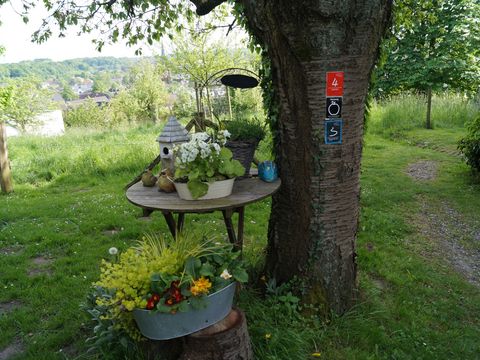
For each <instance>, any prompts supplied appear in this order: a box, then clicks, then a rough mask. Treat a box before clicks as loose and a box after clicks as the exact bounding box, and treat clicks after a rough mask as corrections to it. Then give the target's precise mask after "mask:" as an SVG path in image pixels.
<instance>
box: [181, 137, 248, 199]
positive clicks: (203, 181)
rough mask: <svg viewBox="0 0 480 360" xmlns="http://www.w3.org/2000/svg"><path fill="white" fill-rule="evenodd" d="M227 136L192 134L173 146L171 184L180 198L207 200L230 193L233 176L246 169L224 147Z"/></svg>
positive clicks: (240, 173)
mask: <svg viewBox="0 0 480 360" xmlns="http://www.w3.org/2000/svg"><path fill="white" fill-rule="evenodd" d="M227 137H228V132H227V131H220V132H218V134H217V136H216V137H213V136H210V135H208V134H207V133H195V134H192V135H191V138H190V141H189V142H187V143H183V144H180V145H177V146H175V147H174V149H173V152H174V154H175V179H174V184H175V188H176V189H177V193H178V196H180V198H182V199H184V200H208V199H215V198H221V197H225V196H228V195H230V194H231V192H232V188H233V182H234V180H235V177H237V176H241V175H243V174H244V172H245V169H244V168H243V166H242V164H241V163H240V162H239V161H237V160H235V159H233V155H232V152H231V151H230V150H229V149H227V148H226V147H224V145H225V142H226V141H227Z"/></svg>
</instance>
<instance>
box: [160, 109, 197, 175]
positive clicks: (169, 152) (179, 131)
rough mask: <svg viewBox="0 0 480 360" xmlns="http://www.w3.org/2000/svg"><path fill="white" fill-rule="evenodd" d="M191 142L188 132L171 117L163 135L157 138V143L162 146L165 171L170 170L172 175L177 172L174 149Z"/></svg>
mask: <svg viewBox="0 0 480 360" xmlns="http://www.w3.org/2000/svg"><path fill="white" fill-rule="evenodd" d="M189 140H190V137H189V136H188V131H187V130H186V129H185V128H184V127H183V126H182V125H180V123H179V122H178V120H177V119H176V118H175V116H170V117H169V118H168V121H167V123H166V124H165V126H164V128H163V130H162V132H161V134H160V135H159V136H158V138H157V142H158V143H159V145H160V157H161V158H162V167H163V169H166V168H169V169H170V170H171V171H172V173H173V172H174V171H175V168H174V163H175V159H174V158H173V157H174V156H173V147H174V146H175V145H179V144H182V143H185V142H187V141H189Z"/></svg>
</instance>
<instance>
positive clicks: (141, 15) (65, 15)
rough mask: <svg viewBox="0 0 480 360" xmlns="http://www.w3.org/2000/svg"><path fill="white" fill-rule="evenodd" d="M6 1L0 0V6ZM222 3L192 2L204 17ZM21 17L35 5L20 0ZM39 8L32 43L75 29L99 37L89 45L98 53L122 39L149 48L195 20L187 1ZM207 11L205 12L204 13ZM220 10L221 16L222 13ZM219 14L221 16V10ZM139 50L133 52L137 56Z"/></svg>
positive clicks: (46, 2)
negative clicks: (41, 12)
mask: <svg viewBox="0 0 480 360" xmlns="http://www.w3.org/2000/svg"><path fill="white" fill-rule="evenodd" d="M6 2H7V0H0V5H2V4H4V3H6ZM222 2H224V0H214V1H212V0H207V1H203V0H201V1H194V3H196V4H197V5H198V6H199V7H198V8H197V12H199V10H200V7H201V9H203V11H202V14H206V13H207V12H210V11H211V10H213V9H214V8H215V7H216V6H218V5H220V4H221V3H222ZM21 4H22V11H21V12H20V15H22V17H23V20H24V22H28V20H29V19H28V14H29V11H30V10H31V9H32V8H33V7H35V6H37V5H38V2H34V1H29V0H22V1H21ZM43 6H44V7H45V8H46V9H47V11H48V16H47V17H46V18H45V19H44V20H43V22H42V24H41V26H40V28H39V29H38V30H37V31H35V32H34V34H33V35H32V39H33V41H36V42H38V43H42V42H45V41H46V40H47V39H48V38H50V37H51V36H52V35H54V31H56V28H58V30H59V33H58V36H59V37H64V36H65V35H66V31H67V28H69V27H76V28H77V29H78V32H79V34H80V33H90V32H92V31H96V32H100V37H99V38H98V39H96V40H93V42H94V43H95V44H96V47H97V49H98V50H101V49H102V47H103V46H104V45H105V42H117V41H119V40H120V39H122V40H124V41H125V42H126V44H127V45H129V46H134V45H137V44H139V43H141V42H144V41H146V42H147V43H148V44H149V45H152V44H153V43H154V42H155V41H159V40H160V39H161V37H162V36H164V35H167V36H169V37H170V38H172V37H173V34H174V32H175V31H180V30H182V29H183V28H184V27H185V25H186V24H187V23H188V22H191V21H193V19H194V18H195V13H194V10H195V7H194V6H193V4H192V3H190V2H188V1H169V0H141V1H132V0H108V1H92V2H90V3H88V2H87V3H86V2H75V1H68V2H66V1H59V0H57V1H50V0H43ZM207 10H208V11H207ZM222 11H223V13H222ZM219 13H220V14H221V15H225V10H224V9H223V10H222V9H220V10H219ZM141 52H142V50H141V48H138V49H137V50H136V53H137V54H141Z"/></svg>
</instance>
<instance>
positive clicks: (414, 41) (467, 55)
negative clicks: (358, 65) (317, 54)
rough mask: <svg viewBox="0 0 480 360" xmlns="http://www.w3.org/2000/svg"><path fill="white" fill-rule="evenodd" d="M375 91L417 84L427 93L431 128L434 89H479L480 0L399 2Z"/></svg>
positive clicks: (412, 0)
mask: <svg viewBox="0 0 480 360" xmlns="http://www.w3.org/2000/svg"><path fill="white" fill-rule="evenodd" d="M395 7H396V11H395V22H394V24H395V25H394V26H393V28H392V33H391V37H390V38H389V39H388V41H386V42H385V44H384V50H383V52H384V54H385V62H384V65H383V66H382V67H381V68H379V69H378V71H377V84H376V87H377V93H378V89H381V90H382V92H381V93H380V94H391V93H393V92H396V91H402V90H415V91H419V92H421V93H423V94H425V95H426V98H427V115H426V123H425V125H426V127H427V129H431V128H432V123H431V119H430V118H431V117H430V114H431V104H432V92H434V91H440V90H445V89H453V90H458V91H469V92H471V93H475V92H476V91H478V89H479V86H480V58H479V56H480V21H479V14H480V4H479V3H478V1H475V0H422V1H414V0H406V1H398V2H396V3H395Z"/></svg>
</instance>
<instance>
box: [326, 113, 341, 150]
mask: <svg viewBox="0 0 480 360" xmlns="http://www.w3.org/2000/svg"><path fill="white" fill-rule="evenodd" d="M342 125H343V120H342V119H335V120H329V119H327V120H325V144H329V145H333V144H341V143H342Z"/></svg>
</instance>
